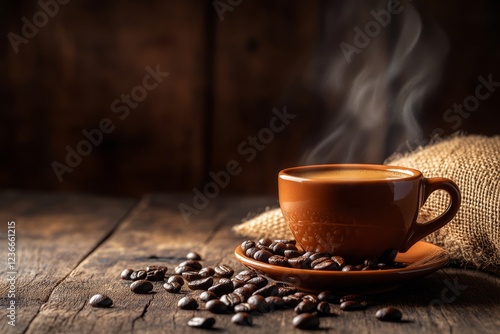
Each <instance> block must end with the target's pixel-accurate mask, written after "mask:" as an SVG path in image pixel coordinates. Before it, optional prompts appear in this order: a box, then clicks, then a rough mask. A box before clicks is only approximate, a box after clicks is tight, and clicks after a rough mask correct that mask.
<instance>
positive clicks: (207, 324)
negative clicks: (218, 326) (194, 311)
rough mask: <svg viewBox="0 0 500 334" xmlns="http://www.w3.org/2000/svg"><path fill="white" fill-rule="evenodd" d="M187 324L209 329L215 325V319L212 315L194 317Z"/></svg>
mask: <svg viewBox="0 0 500 334" xmlns="http://www.w3.org/2000/svg"><path fill="white" fill-rule="evenodd" d="M187 324H188V326H189V327H195V328H204V329H209V328H212V327H213V326H214V325H215V319H214V318H212V317H207V318H203V317H194V318H191V320H189V321H188V323H187Z"/></svg>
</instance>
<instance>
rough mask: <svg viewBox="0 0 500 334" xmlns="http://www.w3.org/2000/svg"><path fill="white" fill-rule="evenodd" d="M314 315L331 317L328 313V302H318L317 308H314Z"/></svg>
mask: <svg viewBox="0 0 500 334" xmlns="http://www.w3.org/2000/svg"><path fill="white" fill-rule="evenodd" d="M316 313H317V314H318V315H319V316H320V317H326V316H329V315H331V313H330V304H328V302H320V303H319V304H318V306H316Z"/></svg>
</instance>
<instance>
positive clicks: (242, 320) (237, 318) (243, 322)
mask: <svg viewBox="0 0 500 334" xmlns="http://www.w3.org/2000/svg"><path fill="white" fill-rule="evenodd" d="M231 322H232V323H233V324H236V325H240V326H252V316H251V315H250V314H248V313H247V312H238V313H236V314H235V315H233V317H232V318H231Z"/></svg>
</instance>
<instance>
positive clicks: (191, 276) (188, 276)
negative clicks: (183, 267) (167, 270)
mask: <svg viewBox="0 0 500 334" xmlns="http://www.w3.org/2000/svg"><path fill="white" fill-rule="evenodd" d="M182 277H183V278H184V279H185V280H186V281H188V282H191V281H196V280H199V279H202V278H203V277H201V275H200V273H199V272H197V271H185V272H183V273H182ZM205 278H207V277H205Z"/></svg>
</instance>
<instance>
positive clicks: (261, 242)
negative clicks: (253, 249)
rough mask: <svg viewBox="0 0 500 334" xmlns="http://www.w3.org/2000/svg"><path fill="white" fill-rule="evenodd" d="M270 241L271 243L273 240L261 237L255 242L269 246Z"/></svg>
mask: <svg viewBox="0 0 500 334" xmlns="http://www.w3.org/2000/svg"><path fill="white" fill-rule="evenodd" d="M272 243H273V241H272V240H271V239H269V238H262V239H260V240H259V241H258V242H257V244H259V245H262V246H269V245H270V244H272Z"/></svg>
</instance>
